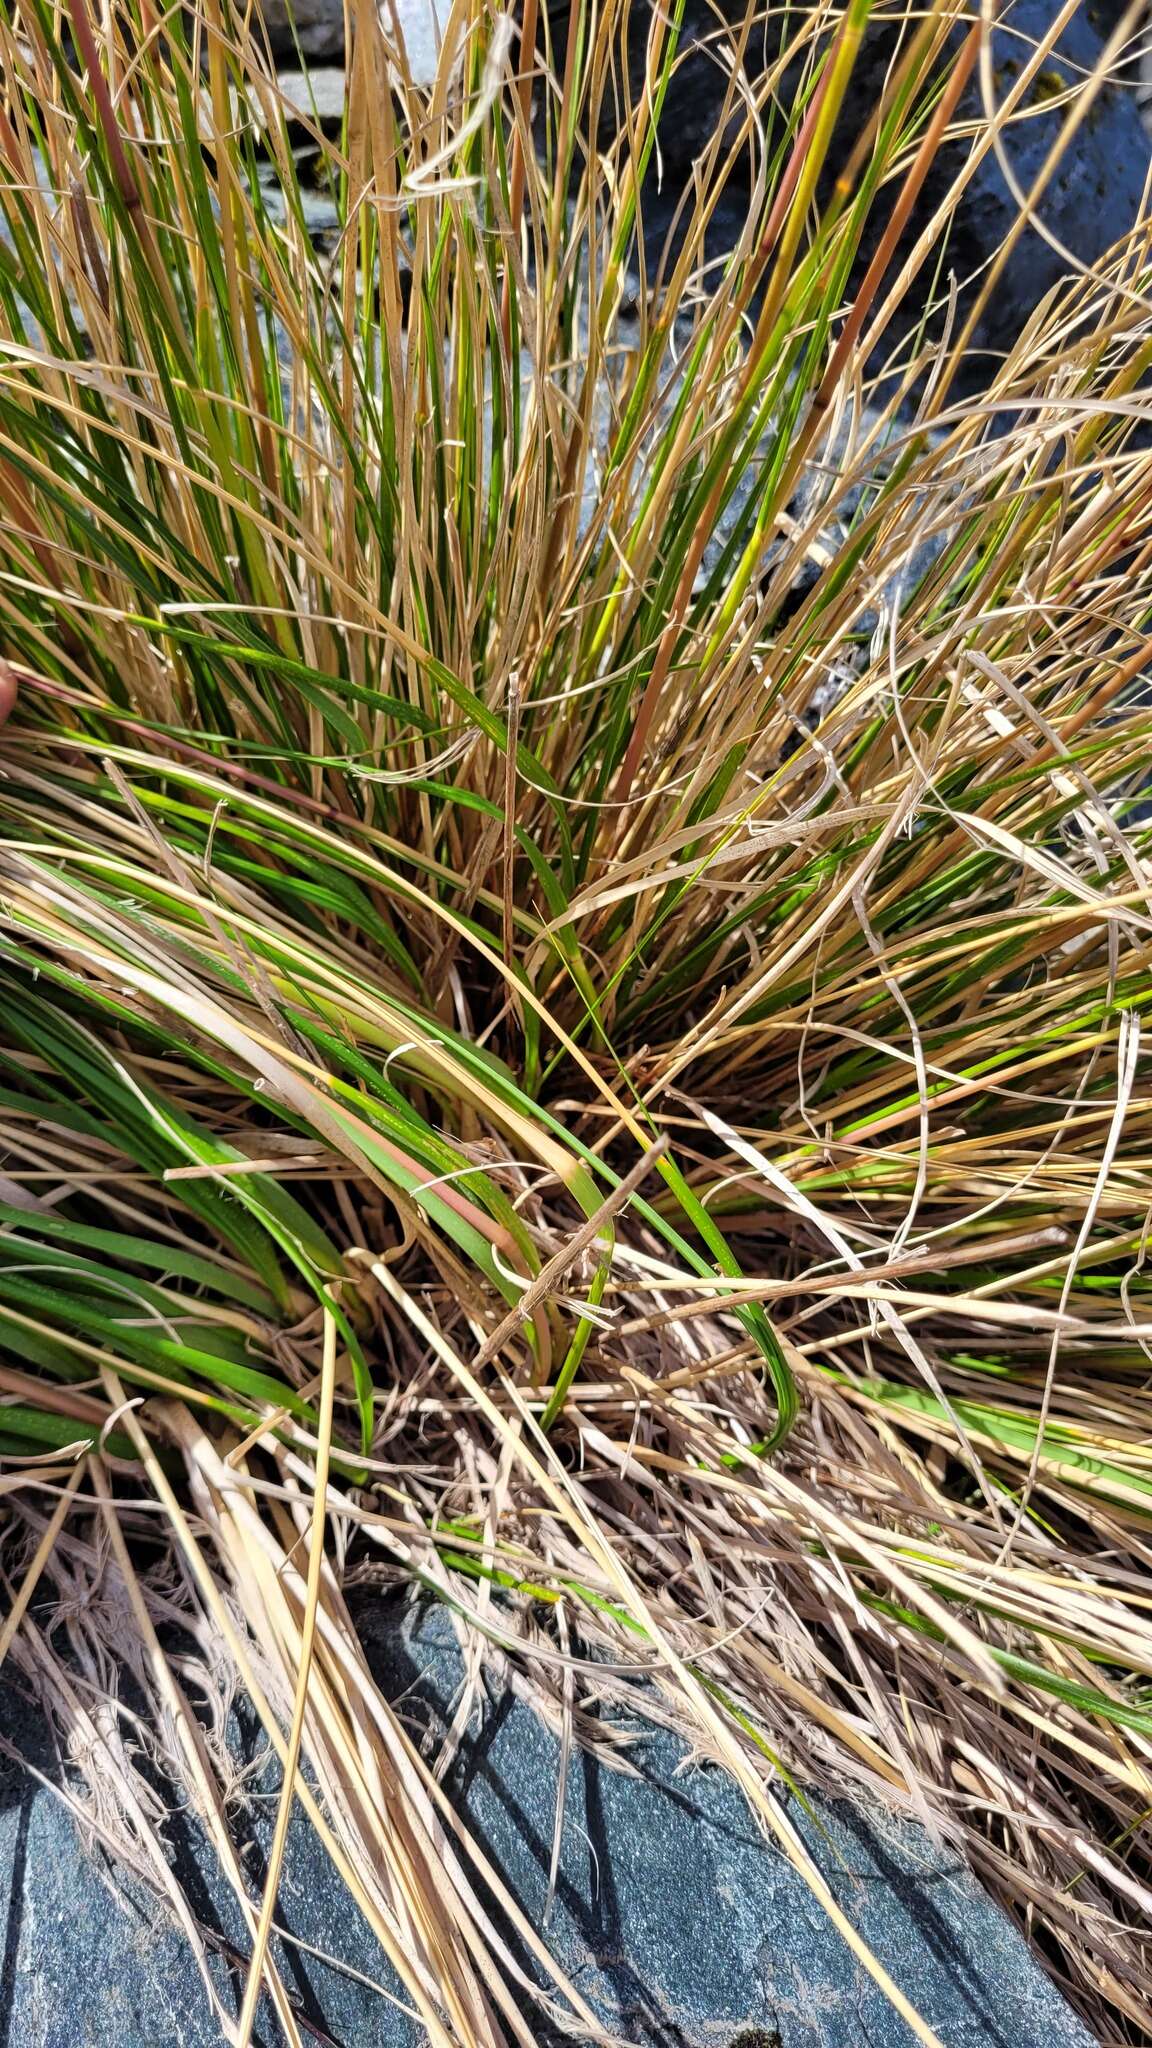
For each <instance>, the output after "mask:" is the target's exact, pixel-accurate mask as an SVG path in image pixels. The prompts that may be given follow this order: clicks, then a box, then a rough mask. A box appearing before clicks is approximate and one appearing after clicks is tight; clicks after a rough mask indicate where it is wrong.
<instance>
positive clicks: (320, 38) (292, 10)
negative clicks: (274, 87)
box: [260, 0, 449, 85]
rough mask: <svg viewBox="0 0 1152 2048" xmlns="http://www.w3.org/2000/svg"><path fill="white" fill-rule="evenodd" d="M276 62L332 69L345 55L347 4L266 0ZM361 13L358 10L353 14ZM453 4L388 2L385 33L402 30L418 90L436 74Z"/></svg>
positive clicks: (430, 0)
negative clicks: (301, 59) (305, 61)
mask: <svg viewBox="0 0 1152 2048" xmlns="http://www.w3.org/2000/svg"><path fill="white" fill-rule="evenodd" d="M260 7H261V12H262V14H263V16H264V25H265V27H266V29H267V31H268V40H269V42H270V44H271V47H272V54H273V56H274V57H276V58H278V59H280V60H282V61H283V62H284V63H286V64H297V63H298V62H299V60H300V58H301V57H305V58H306V59H307V60H308V61H309V63H320V64H331V63H336V62H339V61H340V59H341V58H342V57H343V56H344V0H260ZM353 13H355V9H353ZM448 15H449V0H382V5H381V9H380V18H381V20H382V22H383V24H384V30H385V34H387V35H389V36H392V35H394V34H395V32H396V30H397V28H399V31H400V34H401V35H402V36H403V38H404V49H405V53H406V55H407V58H408V65H409V69H410V70H411V73H412V76H413V78H414V79H415V81H416V83H417V85H427V84H428V83H430V81H431V80H432V79H433V78H434V77H435V75H436V63H437V56H438V53H439V48H440V38H441V36H442V34H443V31H444V29H445V27H446V25H447V22H448Z"/></svg>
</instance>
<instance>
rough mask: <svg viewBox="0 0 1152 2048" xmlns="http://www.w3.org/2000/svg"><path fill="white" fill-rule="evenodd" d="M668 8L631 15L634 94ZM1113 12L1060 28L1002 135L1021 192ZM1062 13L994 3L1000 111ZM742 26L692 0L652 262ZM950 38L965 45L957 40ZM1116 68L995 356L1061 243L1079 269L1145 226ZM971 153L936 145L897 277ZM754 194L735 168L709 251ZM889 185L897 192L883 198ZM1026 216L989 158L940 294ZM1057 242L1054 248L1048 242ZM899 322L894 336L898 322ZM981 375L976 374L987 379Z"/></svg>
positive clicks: (761, 40)
mask: <svg viewBox="0 0 1152 2048" xmlns="http://www.w3.org/2000/svg"><path fill="white" fill-rule="evenodd" d="M659 4H660V0H636V4H635V5H634V7H633V10H632V16H631V28H630V41H629V49H630V63H631V74H632V85H631V90H632V94H633V96H634V97H635V96H636V95H638V94H639V92H640V90H641V85H642V80H643V76H644V51H645V47H646V42H647V37H648V33H649V24H650V20H651V14H652V10H653V8H654V7H655V6H657V5H659ZM553 6H554V17H553V18H554V27H555V29H556V31H557V32H558V33H559V34H560V36H561V40H562V37H563V20H564V18H565V17H566V12H567V10H566V7H565V6H564V4H563V0H553ZM1116 6H1117V0H1083V4H1082V5H1081V6H1080V7H1079V8H1078V9H1077V11H1076V12H1075V14H1074V15H1073V16H1072V17H1071V19H1070V20H1069V21H1068V22H1067V23H1066V24H1065V26H1064V28H1063V30H1062V32H1061V34H1060V37H1059V39H1058V41H1057V43H1056V45H1055V47H1054V49H1053V50H1052V52H1051V53H1050V55H1049V56H1048V58H1047V59H1046V61H1045V63H1044V65H1043V66H1042V67H1041V68H1040V69H1039V71H1038V73H1037V75H1036V76H1035V78H1034V79H1033V80H1032V81H1031V83H1030V85H1029V88H1028V90H1027V92H1026V93H1025V95H1024V98H1023V100H1022V102H1021V104H1020V107H1019V109H1018V110H1017V113H1016V115H1015V116H1014V117H1013V119H1012V120H1011V122H1010V123H1009V124H1008V126H1007V128H1006V130H1005V132H1004V137H1003V154H1004V156H1005V158H1006V160H1007V162H1008V164H1009V166H1010V169H1011V171H1012V174H1013V176H1014V178H1015V180H1016V182H1017V184H1018V186H1019V188H1020V189H1021V190H1022V191H1023V192H1024V193H1028V192H1029V191H1030V190H1031V187H1032V185H1033V183H1034V181H1035V179H1036V178H1037V176H1038V174H1039V173H1040V171H1041V169H1042V167H1043V165H1044V163H1045V160H1046V158H1047V156H1048V153H1049V151H1050V149H1051V148H1052V146H1053V144H1054V143H1055V142H1056V141H1057V139H1058V137H1059V135H1060V132H1061V128H1062V125H1063V123H1064V122H1065V121H1066V120H1067V118H1068V113H1069V104H1068V99H1067V97H1066V96H1067V95H1068V94H1069V93H1070V92H1071V91H1072V90H1073V89H1074V88H1075V87H1077V86H1078V85H1079V84H1080V83H1081V82H1082V81H1083V79H1084V78H1085V77H1087V76H1089V75H1090V74H1091V73H1092V72H1093V70H1094V69H1095V67H1096V65H1097V63H1098V61H1099V59H1100V57H1101V55H1102V52H1103V50H1104V46H1105V43H1106V41H1107V39H1108V36H1109V35H1110V33H1111V32H1112V29H1113V28H1114V27H1115V25H1116V18H1117V16H1116V12H1115V10H1116ZM1059 11H1060V10H1059V7H1058V4H1057V0H1009V4H1007V5H1006V6H1004V7H1003V8H1002V9H1000V10H998V18H997V23H996V26H995V28H994V31H993V35H992V49H991V60H992V63H991V69H992V80H993V90H994V93H995V98H996V102H997V104H1000V103H1001V102H1002V101H1003V100H1004V99H1005V98H1006V97H1007V96H1008V94H1009V92H1010V91H1011V90H1012V87H1013V85H1014V83H1015V81H1016V80H1017V78H1018V77H1019V75H1020V72H1021V70H1022V69H1023V68H1024V66H1025V64H1026V63H1027V61H1028V59H1029V57H1030V56H1031V54H1032V52H1033V50H1034V48H1035V47H1036V45H1038V44H1039V43H1040V42H1041V41H1042V40H1043V39H1044V37H1045V36H1046V35H1047V33H1048V31H1049V30H1050V28H1051V26H1052V24H1053V22H1054V21H1055V19H1056V17H1057V14H1058V13H1059ZM744 19H745V0H686V5H685V10H684V17H683V27H682V30H681V36H680V51H679V57H678V62H677V68H676V71H675V73H674V76H673V79H672V81H671V84H670V86H669V89H668V93H667V97H666V99H665V104H664V112H663V116H662V120H661V125H660V163H659V166H658V167H657V166H656V165H655V164H654V165H653V168H652V170H651V172H650V175H649V179H648V189H647V191H646V194H645V202H644V214H645V229H646V239H647V242H648V252H649V259H650V261H651V262H655V261H656V259H657V258H658V256H659V252H660V248H661V245H662V244H663V241H664V238H665V236H666V235H667V234H668V233H669V232H670V231H671V233H672V234H673V235H674V234H675V226H674V221H675V214H676V210H677V207H678V205H679V202H680V198H681V194H682V193H683V191H684V189H685V187H686V185H687V184H688V182H689V179H690V177H691V174H692V167H693V165H694V163H695V162H696V160H697V158H698V157H699V156H700V154H701V152H702V151H703V149H704V148H705V147H706V145H707V144H708V142H709V140H710V138H711V136H712V135H713V133H714V132H715V128H716V124H717V121H718V119H719V117H720V113H721V110H722V107H723V102H724V95H725V89H726V82H727V70H726V66H725V62H724V49H725V44H726V42H728V43H729V45H730V39H729V38H726V37H725V36H724V34H723V28H722V23H723V22H727V23H729V24H737V23H742V22H743V21H744ZM782 19H783V17H782V16H781V15H780V14H779V13H778V12H777V11H770V12H769V13H768V14H767V17H766V20H765V21H764V22H763V23H761V24H759V25H758V26H757V28H756V29H755V30H754V32H753V34H752V36H751V38H750V39H749V43H748V47H747V51H746V55H745V69H746V71H747V73H748V75H749V77H750V78H752V79H756V78H757V77H762V76H763V74H764V72H765V70H766V69H767V68H768V67H769V66H770V64H772V63H773V62H774V61H776V60H777V59H778V53H779V49H780V36H781V33H783V32H786V31H782V30H781V27H780V22H781V20H782ZM890 21H891V17H890V16H889V17H888V18H887V22H886V21H885V19H884V18H883V13H881V15H879V16H878V21H877V25H876V26H874V27H872V28H870V29H869V31H868V32H867V34H866V36H865V39H864V43H863V46H862V49H861V51H860V54H859V56H858V58H857V60H856V63H855V66H854V68H853V72H852V77H851V81H850V84H849V87H848V94H847V98H846V101H845V105H844V110H843V114H842V116H841V119H840V121H839V123H838V127H837V131H836V134H835V136H834V138H833V141H832V144H831V147H830V150H829V156H828V161H827V177H828V178H829V179H831V178H834V177H835V175H836V173H837V171H838V170H839V168H840V167H841V165H842V163H843V162H844V160H845V158H846V156H847V154H848V152H849V150H850V148H851V146H852V144H853V142H854V141H855V139H856V137H857V136H858V135H859V134H860V132H861V130H862V129H863V127H864V126H865V125H866V123H867V121H868V119H869V118H870V116H871V115H872V113H873V112H874V110H875V107H876V104H877V101H878V99H879V97H880V94H881V91H882V90H883V87H884V84H885V80H886V75H887V73H888V70H889V66H890V64H891V61H892V55H893V49H894V30H893V28H892V27H891V26H890V25H888V24H889V23H890ZM951 47H952V49H953V50H954V49H955V48H956V47H957V39H956V38H953V42H952V45H951ZM1120 70H1121V76H1119V77H1118V78H1117V81H1116V82H1115V83H1109V84H1108V85H1107V86H1106V87H1104V88H1103V89H1102V90H1101V92H1100V94H1099V96H1098V98H1097V99H1096V101H1095V103H1094V105H1093V106H1092V108H1091V109H1090V111H1089V113H1088V115H1087V117H1086V119H1085V120H1084V122H1083V123H1082V125H1081V126H1080V128H1079V130H1078V132H1077V134H1076V137H1075V140H1074V141H1073V143H1072V145H1071V147H1070V148H1069V149H1068V150H1067V151H1066V153H1065V155H1064V157H1063V158H1062V160H1061V161H1060V163H1059V165H1058V167H1057V169H1056V171H1055V173H1054V175H1053V176H1052V178H1051V179H1050V181H1049V182H1048V184H1047V186H1046V187H1045V190H1044V192H1043V196H1042V198H1041V200H1040V204H1039V207H1038V214H1039V218H1040V220H1041V222H1042V224H1043V227H1044V228H1045V229H1046V230H1047V233H1048V235H1050V236H1051V237H1052V238H1053V240H1052V241H1050V240H1048V239H1046V237H1045V236H1044V235H1042V234H1040V233H1038V232H1036V230H1035V229H1033V228H1031V227H1030V228H1028V229H1027V230H1025V232H1024V233H1023V234H1022V235H1021V237H1020V238H1019V240H1018V242H1017V244H1016V246H1015V248H1014V249H1013V251H1012V254H1011V256H1010V258H1009V260H1008V262H1007V265H1006V267H1005V270H1004V272H1003V275H1002V276H1001V278H1000V280H999V282H998V284H997V287H996V290H995V294H994V297H993V299H992V302H991V304H990V306H989V308H988V310H987V312H986V314H985V316H984V318H983V320H982V322H981V325H980V328H979V331H978V333H977V335H976V337H975V340H974V348H975V350H976V351H991V352H994V353H997V354H1000V353H1003V352H1004V351H1006V350H1008V349H1009V348H1011V346H1012V345H1013V343H1014V342H1015V341H1016V339H1017V337H1018V336H1019V334H1020V332H1021V329H1022V328H1023V326H1024V324H1025V322H1026V320H1027V319H1028V317H1029V315H1030V314H1031V313H1032V312H1033V311H1034V310H1035V308H1036V307H1037V305H1038V304H1039V303H1040V301H1041V299H1042V298H1043V297H1044V296H1045V294H1046V293H1047V292H1048V291H1049V290H1050V289H1051V287H1052V286H1053V285H1055V284H1057V283H1058V282H1059V281H1060V280H1061V279H1062V278H1063V277H1065V276H1066V275H1067V274H1068V267H1069V266H1068V263H1067V261H1066V259H1065V256H1064V254H1063V253H1062V250H1064V249H1066V250H1068V251H1069V252H1070V254H1071V256H1072V257H1073V258H1074V259H1075V260H1076V262H1078V263H1082V264H1092V263H1094V262H1096V261H1098V260H1099V258H1100V257H1101V256H1103V255H1104V253H1105V252H1106V251H1107V250H1108V249H1110V248H1111V247H1112V246H1113V245H1114V244H1115V243H1116V242H1117V241H1118V240H1119V239H1120V238H1121V237H1122V236H1124V235H1126V234H1127V233H1128V231H1129V230H1130V229H1131V227H1132V225H1133V223H1134V222H1135V221H1136V219H1137V217H1138V215H1139V212H1140V206H1141V200H1142V197H1143V192H1144V185H1145V179H1146V177H1147V173H1148V167H1149V162H1150V160H1152V143H1150V141H1149V137H1148V134H1147V132H1146V130H1145V127H1144V123H1143V121H1142V118H1141V113H1140V107H1139V103H1138V99H1137V94H1136V91H1135V90H1134V87H1135V83H1136V74H1137V70H1138V66H1137V65H1136V64H1134V63H1131V62H1130V63H1129V64H1128V65H1127V66H1126V67H1120ZM799 77H800V70H799V65H793V66H789V67H788V68H787V69H786V70H785V72H784V75H783V78H782V79H781V81H780V84H779V86H778V88H777V93H776V98H777V103H778V104H779V105H782V106H784V107H787V105H788V104H789V102H790V100H791V97H792V95H793V93H794V92H795V90H796V88H797V85H798V83H799ZM960 118H961V119H963V120H965V121H967V122H972V123H976V124H982V122H983V120H984V103H983V100H982V97H981V90H980V86H979V82H978V80H977V79H976V78H975V77H974V78H973V81H972V82H971V83H970V85H969V87H968V90H967V92H966V94H965V97H964V99H963V100H962V102H961V107H960ZM602 139H606V138H602ZM966 149H967V145H956V146H951V147H949V148H948V149H946V150H943V151H941V152H940V155H939V157H938V159H937V162H936V163H935V165H934V167H933V169H932V170H931V172H930V174H929V176H928V179H927V181H926V184H925V187H924V190H923V192H922V194H921V197H920V200H919V202H918V204H917V206H916V208H915V210H914V213H913V216H912V220H911V222H910V225H909V228H908V230H907V231H906V233H905V235H904V236H903V237H902V240H901V244H900V249H899V252H898V256H897V261H896V264H895V265H894V266H893V271H892V272H891V273H890V275H892V276H894V275H895V271H896V268H897V267H898V266H899V263H900V262H902V260H903V257H904V256H905V255H906V254H907V252H908V251H909V250H910V249H911V247H912V246H913V244H914V242H915V240H916V238H917V237H918V235H919V234H920V232H921V230H922V229H923V228H924V226H925V225H926V224H927V222H928V221H929V220H930V219H931V218H932V216H933V214H934V213H935V211H936V209H937V207H938V206H939V204H940V203H941V201H942V200H943V198H944V197H945V195H946V193H947V192H948V190H949V188H950V186H951V184H952V181H953V179H954V177H955V175H956V173H957V171H958V170H959V168H960V166H961V164H962V163H963V161H964V157H965V154H966ZM748 190H749V186H748V181H747V179H745V180H743V181H742V180H741V178H740V177H739V175H737V176H736V178H735V179H734V180H733V181H732V183H731V185H730V187H729V189H728V190H727V192H726V193H725V194H724V196H723V198H722V200H721V202H720V205H719V207H718V209H717V214H716V219H715V222H714V226H713V233H712V242H711V254H712V255H713V256H714V257H715V256H720V255H722V254H723V252H724V251H725V249H726V248H728V247H731V246H732V244H733V242H734V241H735V239H736V236H737V234H738V232H739V229H740V226H741V225H742V223H743V218H744V215H745V213H746V209H747V201H748ZM893 191H894V188H891V187H890V188H889V193H890V194H891V193H892V192H893ZM889 206H890V199H889V201H888V202H887V203H886V202H885V199H884V196H883V195H881V197H880V199H879V201H878V202H877V204H876V206H875V207H874V208H873V216H872V222H871V224H870V225H871V237H870V239H868V240H866V243H865V246H864V249H863V251H862V253H861V259H860V262H859V263H858V265H857V275H859V274H861V272H862V269H863V265H864V263H865V262H866V261H867V259H868V257H869V256H870V255H871V253H872V248H873V246H874V244H875V240H877V239H878V237H879V234H880V232H881V231H882V229H883V227H884V226H885V224H886V219H887V214H888V211H889ZM1018 213H1019V207H1018V204H1017V200H1016V198H1015V196H1014V194H1013V192H1012V190H1011V186H1010V184H1009V182H1008V179H1007V178H1006V176H1005V173H1004V170H1003V169H1002V168H1001V165H1000V163H999V162H998V161H997V158H996V155H995V153H994V152H991V151H990V152H989V153H988V154H987V155H986V156H985V157H984V159H983V161H982V162H981V164H980V165H979V167H978V168H977V170H976V171H975V174H974V175H973V177H972V179H971V181H970V183H969V184H968V186H967V188H966V191H965V194H964V197H963V199H962V201H961V203H960V205H959V208H958V211H957V215H956V219H955V222H954V225H953V227H952V230H951V233H950V235H949V238H948V242H947V247H946V253H945V269H944V272H943V275H942V276H941V278H940V280H939V281H938V283H937V285H936V289H937V291H938V292H939V291H941V290H942V289H946V286H947V272H948V271H949V270H951V271H952V272H954V274H955V276H956V279H957V283H958V286H959V294H960V303H961V307H962V308H963V305H964V303H965V301H966V299H968V298H969V297H970V295H971V291H972V289H973V287H974V286H975V285H976V284H977V283H978V282H979V281H980V280H981V279H982V277H983V274H984V272H985V270H986V268H987V266H988V264H989V263H990V262H991V260H992V259H993V257H994V256H995V255H996V253H997V251H998V250H999V249H1000V247H1001V244H1002V243H1003V242H1004V240H1005V237H1006V236H1007V234H1008V233H1009V231H1010V230H1011V228H1012V227H1013V226H1014V224H1015V222H1016V219H1017V217H1018ZM1053 242H1055V243H1056V244H1059V245H1061V246H1060V247H1055V246H1053ZM932 267H933V266H932V263H931V261H930V262H929V264H928V265H927V266H926V267H925V269H924V270H923V271H922V272H921V279H920V281H919V283H918V284H917V285H914V286H913V288H912V290H911V291H910V292H909V294H908V299H907V304H906V309H905V312H904V320H903V324H904V325H905V326H907V325H910V324H911V323H912V322H913V321H918V320H919V318H920V315H921V312H922V307H923V295H924V292H925V290H926V289H928V288H929V287H931V285H932V282H933V279H932ZM900 324H901V323H899V322H898V323H897V327H896V329H895V330H894V331H899V327H900ZM974 368H975V365H974ZM974 381H980V378H979V374H978V372H977V374H976V376H975V379H974Z"/></svg>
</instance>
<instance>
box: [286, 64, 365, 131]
mask: <svg viewBox="0 0 1152 2048" xmlns="http://www.w3.org/2000/svg"><path fill="white" fill-rule="evenodd" d="M276 83H277V86H278V88H279V91H280V97H281V99H282V100H283V102H284V111H285V113H286V115H287V117H288V119H289V120H291V119H292V118H293V116H299V118H300V119H301V120H302V121H308V122H310V123H311V124H312V126H313V127H317V128H320V129H321V130H322V131H323V132H325V133H333V132H335V133H339V129H340V124H341V122H342V121H343V119H344V106H345V101H346V98H347V93H346V87H345V78H344V72H343V69H342V68H341V66H340V65H338V64H313V65H310V66H309V68H308V70H307V71H280V72H278V73H277V75H276Z"/></svg>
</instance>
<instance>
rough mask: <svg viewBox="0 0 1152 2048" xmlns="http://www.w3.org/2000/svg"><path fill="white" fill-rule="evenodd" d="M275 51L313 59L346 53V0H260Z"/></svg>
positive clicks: (321, 59)
mask: <svg viewBox="0 0 1152 2048" xmlns="http://www.w3.org/2000/svg"><path fill="white" fill-rule="evenodd" d="M260 12H261V13H262V15H263V16H264V26H265V28H266V29H267V31H268V40H269V42H270V43H271V46H272V52H273V55H274V56H276V57H284V58H287V59H289V60H291V59H294V58H295V57H296V55H297V51H299V52H300V53H301V54H302V55H303V56H305V57H308V58H310V59H312V60H313V61H314V62H315V61H319V62H321V63H323V62H327V61H329V60H331V59H332V58H334V57H342V56H343V55H344V0H260Z"/></svg>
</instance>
